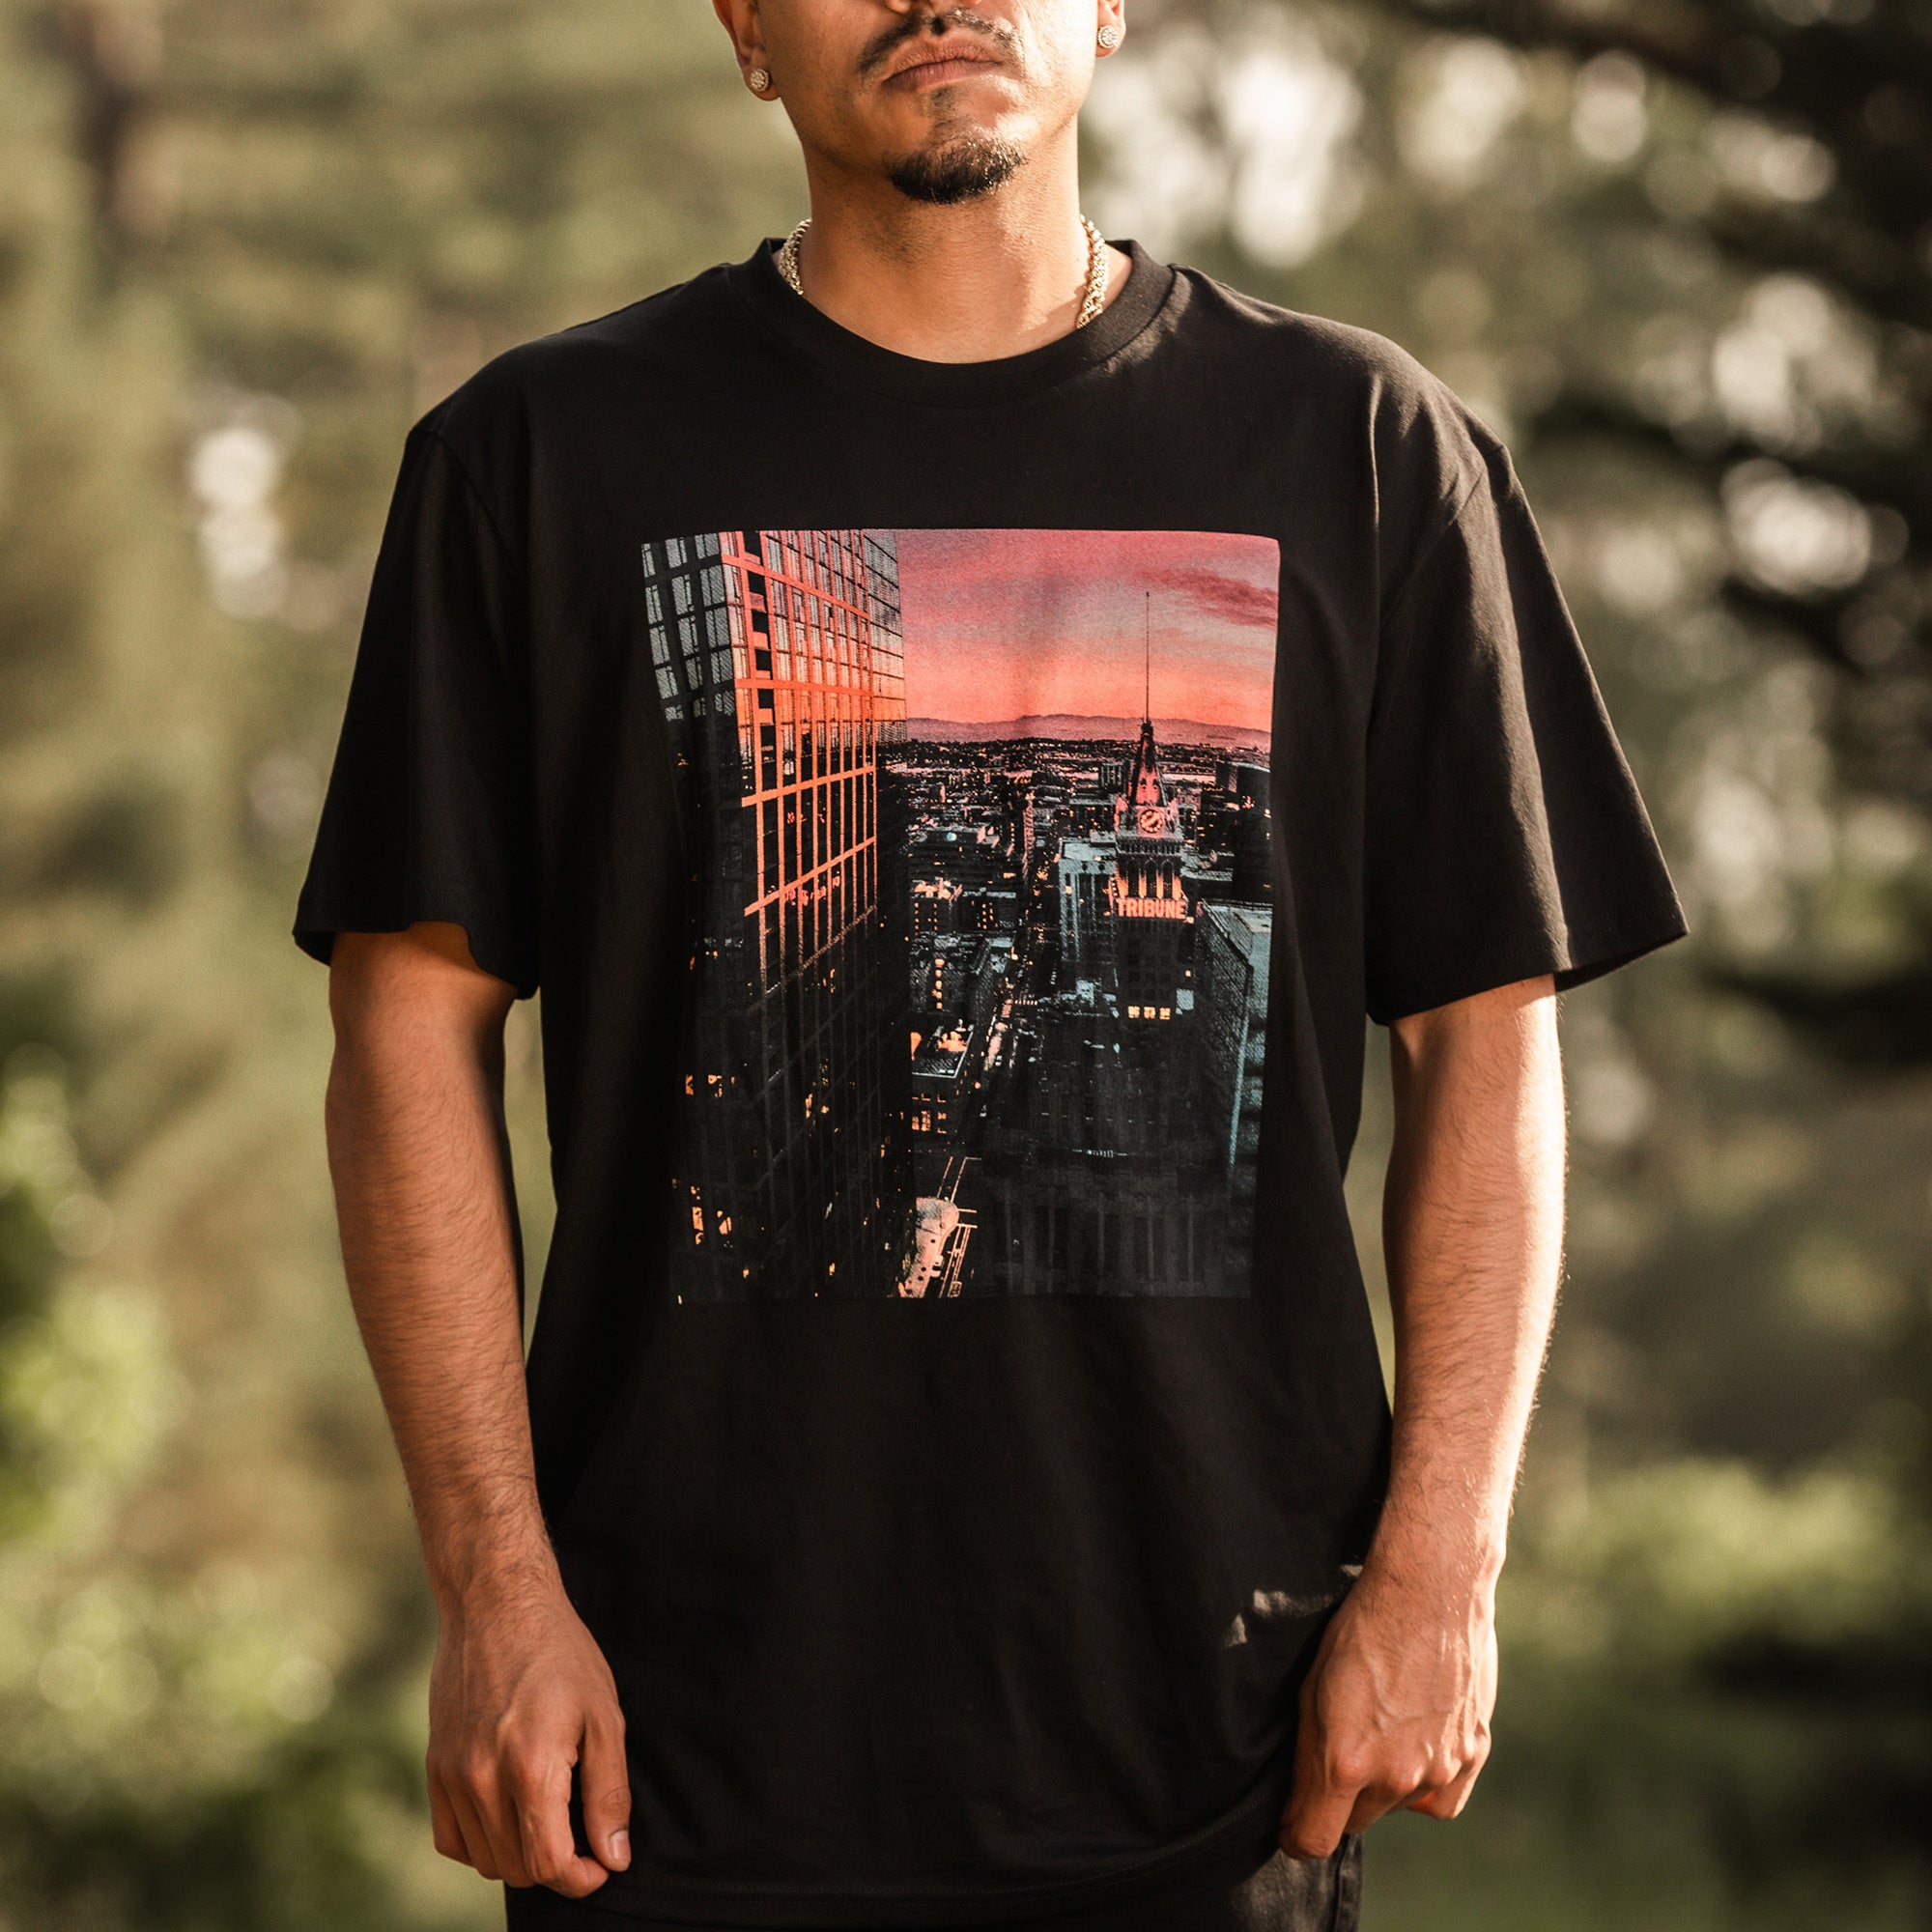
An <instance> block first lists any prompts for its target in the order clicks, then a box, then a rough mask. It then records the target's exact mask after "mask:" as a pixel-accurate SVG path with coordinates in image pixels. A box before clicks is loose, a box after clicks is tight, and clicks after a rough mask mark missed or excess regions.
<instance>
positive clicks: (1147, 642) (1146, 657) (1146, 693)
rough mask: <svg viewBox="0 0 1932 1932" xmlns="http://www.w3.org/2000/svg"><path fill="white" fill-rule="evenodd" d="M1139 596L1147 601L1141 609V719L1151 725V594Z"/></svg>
mask: <svg viewBox="0 0 1932 1932" xmlns="http://www.w3.org/2000/svg"><path fill="white" fill-rule="evenodd" d="M1141 594H1142V595H1143V596H1144V597H1145V598H1146V599H1147V602H1146V604H1145V605H1143V606H1142V609H1141V630H1142V639H1141V648H1142V660H1141V675H1142V678H1143V679H1144V680H1145V682H1144V684H1143V687H1142V692H1141V718H1142V720H1143V721H1144V722H1145V723H1147V724H1150V725H1151V724H1152V723H1153V592H1152V591H1151V590H1147V591H1143V592H1142V593H1141Z"/></svg>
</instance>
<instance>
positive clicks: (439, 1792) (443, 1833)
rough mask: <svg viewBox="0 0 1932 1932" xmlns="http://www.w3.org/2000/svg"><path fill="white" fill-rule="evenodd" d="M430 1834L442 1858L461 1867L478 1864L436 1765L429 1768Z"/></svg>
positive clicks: (431, 1840)
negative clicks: (452, 1860)
mask: <svg viewBox="0 0 1932 1932" xmlns="http://www.w3.org/2000/svg"><path fill="white" fill-rule="evenodd" d="M429 1834H430V1842H431V1843H432V1844H433V1845H435V1847H436V1849H437V1850H438V1852H439V1853H440V1854H441V1856H442V1857H444V1858H446V1859H454V1860H455V1861H456V1862H457V1863H458V1864H460V1865H473V1864H474V1863H475V1862H476V1861H475V1860H474V1859H473V1858H471V1857H470V1855H469V1844H468V1843H467V1842H466V1841H465V1839H464V1836H463V1826H462V1823H461V1821H460V1820H459V1819H458V1818H457V1815H456V1806H455V1805H454V1804H451V1803H450V1798H449V1793H448V1792H447V1791H445V1790H444V1789H443V1784H442V1775H441V1773H440V1772H439V1771H438V1770H437V1768H436V1766H435V1764H434V1763H432V1764H431V1765H430V1766H429Z"/></svg>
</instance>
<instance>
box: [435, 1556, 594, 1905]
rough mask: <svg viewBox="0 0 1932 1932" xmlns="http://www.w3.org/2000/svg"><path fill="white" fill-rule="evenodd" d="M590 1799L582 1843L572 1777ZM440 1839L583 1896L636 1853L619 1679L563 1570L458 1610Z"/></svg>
mask: <svg viewBox="0 0 1932 1932" xmlns="http://www.w3.org/2000/svg"><path fill="white" fill-rule="evenodd" d="M573 1766H575V1767H576V1768H577V1772H578V1781H579V1785H580V1787H581V1789H582V1799H583V1833H584V1837H585V1838H586V1839H587V1840H588V1842H589V1844H590V1845H591V1847H592V1849H593V1850H594V1852H595V1854H596V1856H595V1857H594V1858H585V1857H583V1856H582V1854H581V1853H579V1852H578V1850H577V1849H576V1845H575V1843H574V1841H573V1839H572V1835H571V1826H570V1774H571V1769H572V1767H573ZM429 1807H430V1821H431V1825H432V1828H433V1830H434V1833H435V1837H436V1848H437V1850H438V1851H439V1852H440V1853H441V1854H442V1855H443V1857H444V1858H446V1859H455V1860H456V1861H458V1862H459V1863H461V1864H468V1865H474V1866H475V1867H476V1869H477V1870H478V1871H479V1872H481V1873H482V1875H483V1876H484V1877H485V1878H491V1879H497V1878H499V1879H501V1880H502V1881H503V1882H504V1884H506V1885H516V1886H526V1885H545V1886H549V1887H550V1889H552V1890H553V1891H559V1892H561V1893H563V1895H564V1896H565V1897H566V1898H582V1897H585V1896H586V1895H587V1894H589V1893H590V1892H593V1891H595V1890H596V1889H598V1887H599V1886H601V1885H603V1884H604V1883H605V1881H606V1880H607V1879H609V1877H610V1876H611V1872H613V1871H622V1870H623V1869H624V1867H625V1866H626V1865H628V1864H629V1863H630V1861H631V1837H630V1831H629V1825H630V1818H631V1790H630V1779H629V1776H628V1774H627V1772H626V1770H625V1765H624V1717H623V1713H622V1712H621V1711H620V1710H619V1709H618V1708H617V1687H616V1685H615V1684H614V1683H613V1682H612V1681H611V1669H610V1666H609V1665H608V1664H607V1663H606V1662H604V1654H603V1652H602V1651H600V1650H599V1649H598V1648H597V1645H596V1642H595V1641H594V1640H593V1638H592V1637H591V1634H590V1633H589V1632H588V1631H587V1630H585V1629H584V1627H583V1625H582V1622H580V1621H579V1619H578V1615H577V1612H576V1611H575V1610H574V1609H572V1608H571V1606H570V1600H569V1599H568V1598H567V1597H566V1596H565V1595H564V1593H563V1588H562V1585H561V1584H560V1583H559V1582H557V1581H555V1580H554V1578H541V1577H538V1578H530V1579H527V1580H526V1581H522V1582H519V1583H515V1584H510V1585H497V1586H494V1587H492V1588H490V1589H488V1590H485V1591H478V1592H474V1593H472V1595H471V1596H470V1597H469V1599H467V1600H466V1601H465V1602H464V1603H462V1604H461V1605H450V1606H448V1607H446V1608H445V1609H444V1611H443V1614H442V1620H441V1624H440V1630H439V1632H438V1635H437V1646H436V1665H435V1668H434V1669H433V1671H432V1672H431V1674H430V1690H429Z"/></svg>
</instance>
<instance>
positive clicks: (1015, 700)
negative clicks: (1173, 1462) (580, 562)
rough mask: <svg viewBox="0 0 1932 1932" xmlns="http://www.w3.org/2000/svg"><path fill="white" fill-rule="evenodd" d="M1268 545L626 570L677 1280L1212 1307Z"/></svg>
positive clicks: (1250, 1102)
mask: <svg viewBox="0 0 1932 1932" xmlns="http://www.w3.org/2000/svg"><path fill="white" fill-rule="evenodd" d="M1278 569H1279V559H1278V554H1277V551H1276V547H1275V545H1274V543H1273V542H1272V541H1271V540H1269V539H1267V538H1263V537H1252V536H1234V535H1221V534H1215V533H1212V532H1201V531H1147V530H1134V531H1121V530H998V529H983V530H980V529H966V530H934V529H898V530H886V529H863V530H861V529H842V530H710V531H699V532H696V533H694V534H691V535H687V536H678V537H672V538H668V539H661V540H657V541H652V542H648V543H645V544H643V545H642V570H643V577H642V585H641V590H642V597H643V603H644V618H645V628H646V629H647V631H648V635H649V639H650V650H651V657H652V670H653V673H654V676H655V684H656V690H657V694H658V697H659V699H660V702H661V704H662V707H663V714H664V720H665V724H666V726H667V728H668V733H669V743H670V749H671V755H672V758H673V762H674V766H675V772H676V778H677V785H678V811H679V821H680V831H681V836H682V838H683V844H684V855H685V860H686V864H687V868H688V872H689V877H690V907H691V922H692V923H691V934H690V941H691V974H692V980H691V984H690V987H689V989H688V992H689V997H688V999H687V1001H686V1009H685V1015H684V1020H683V1028H684V1031H683V1036H682V1038H681V1042H680V1053H681V1058H680V1062H679V1065H680V1069H681V1077H682V1092H681V1093H680V1094H679V1096H678V1100H677V1106H678V1108H679V1112H680V1118H679V1121H678V1122H677V1149H678V1152H677V1156H676V1159H675V1162H674V1167H675V1174H674V1178H673V1181H672V1187H673V1190H674V1200H673V1202H672V1206H671V1216H670V1236H669V1239H670V1248H671V1253H670V1285H671V1290H672V1293H674V1295H675V1296H676V1297H677V1299H678V1300H680V1301H683V1302H699V1301H721V1300H744V1299H752V1298H756V1299H764V1298H770V1297H775V1296H781V1295H783V1296H805V1295H814V1294H815V1295H819V1296H835V1295H836V1296H840V1297H847V1298H850V1297H863V1296H877V1297H903V1298H909V1299H911V1298H917V1299H926V1298H946V1297H951V1296H958V1295H972V1296H983V1295H1038V1294H1084V1295H1245V1294H1247V1293H1249V1290H1250V1276H1251V1267H1252V1247H1253V1235H1254V1208H1255V1175H1256V1162H1257V1153H1258V1150H1259V1146H1260V1141H1261V1132H1262V1092H1263V1083H1262V1069H1263V1061H1264V1053H1265V1049H1266V1040H1267V1004H1268V965H1269V958H1270V939H1271V935H1272V926H1273V919H1272V895H1273V883H1272V880H1271V877H1270V870H1269V849H1270V848H1269V812H1268V763H1269V743H1270V740H1269V727H1270V724H1271V707H1272V697H1273V687H1274V662H1275V637H1276V623H1275V616H1276V581H1277V573H1278Z"/></svg>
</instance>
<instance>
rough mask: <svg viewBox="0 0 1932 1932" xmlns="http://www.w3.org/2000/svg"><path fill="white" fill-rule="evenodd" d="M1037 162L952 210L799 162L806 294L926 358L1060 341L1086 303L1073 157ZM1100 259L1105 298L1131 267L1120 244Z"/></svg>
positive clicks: (871, 337)
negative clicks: (806, 197) (803, 167)
mask: <svg viewBox="0 0 1932 1932" xmlns="http://www.w3.org/2000/svg"><path fill="white" fill-rule="evenodd" d="M1046 160H1047V157H1046V156H1034V158H1033V159H1032V160H1031V161H1029V163H1028V164H1027V166H1025V167H1024V168H1022V169H1021V170H1020V172H1019V173H1018V174H1016V175H1015V176H1014V177H1013V178H1012V180H1010V181H1009V182H1008V183H1007V184H1006V185H1004V186H1002V187H1000V188H997V189H995V190H994V191H993V192H991V193H989V194H985V195H981V196H980V197H979V198H977V199H976V200H973V201H967V202H961V203H957V204H955V205H953V206H952V207H935V206H933V205H931V204H930V203H925V202H919V201H915V200H913V199H911V198H910V197H909V196H907V195H904V194H901V193H900V192H899V190H898V189H897V188H895V187H894V186H892V185H891V184H890V183H887V182H883V181H880V180H878V179H876V178H866V179H859V180H855V179H853V178H851V177H850V176H846V175H843V174H841V173H839V172H837V171H835V170H832V169H829V168H823V167H812V166H810V165H808V170H807V172H808V175H809V177H810V184H811V226H810V229H808V230H807V231H806V235H805V239H804V241H802V242H801V243H800V244H799V279H800V281H801V283H802V284H803V285H804V289H805V294H806V298H807V299H808V300H809V301H810V302H811V303H812V305H813V306H814V307H816V308H818V309H820V310H822V311H823V312H824V313H825V314H826V315H828V316H830V317H831V318H832V320H833V321H834V322H836V323H838V325H839V326H840V327H843V328H848V329H850V330H851V331H852V333H853V334H855V335H863V336H864V337H865V338H866V339H867V341H868V342H875V343H877V344H878V345H879V346H880V347H881V348H884V349H892V350H895V351H896V352H897V353H898V354H899V355H916V356H918V357H920V358H921V359H922V360H924V361H929V362H988V361H994V360H997V359H998V358H1000V357H1002V356H1007V355H1023V354H1024V353H1025V352H1026V351H1027V350H1029V349H1037V348H1039V347H1041V345H1043V344H1045V343H1048V342H1052V341H1055V340H1057V339H1058V338H1059V337H1061V336H1063V335H1065V334H1067V333H1068V332H1069V331H1070V330H1071V329H1072V328H1073V327H1074V326H1075V324H1076V322H1077V320H1078V317H1079V314H1080V307H1081V304H1082V302H1083V301H1084V300H1085V299H1086V295H1087V285H1088V270H1089V264H1088V254H1087V235H1086V231H1085V229H1083V228H1082V226H1081V224H1080V204H1079V193H1078V185H1077V182H1076V179H1075V177H1074V174H1073V170H1072V167H1071V165H1070V161H1071V156H1070V155H1069V156H1067V157H1066V161H1065V163H1064V164H1062V165H1060V166H1054V165H1052V164H1051V162H1048V164H1047V165H1045V166H1041V165H1040V163H1041V162H1042V161H1046ZM1108 256H1109V265H1108V266H1109V272H1108V277H1107V298H1108V300H1110V301H1111V300H1112V299H1113V298H1114V297H1116V296H1117V295H1119V293H1120V292H1121V289H1122V286H1124V284H1125V282H1126V279H1127V270H1128V267H1129V264H1128V261H1127V258H1126V256H1125V255H1123V254H1122V252H1121V251H1120V250H1119V249H1118V248H1110V249H1109V250H1108Z"/></svg>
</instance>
